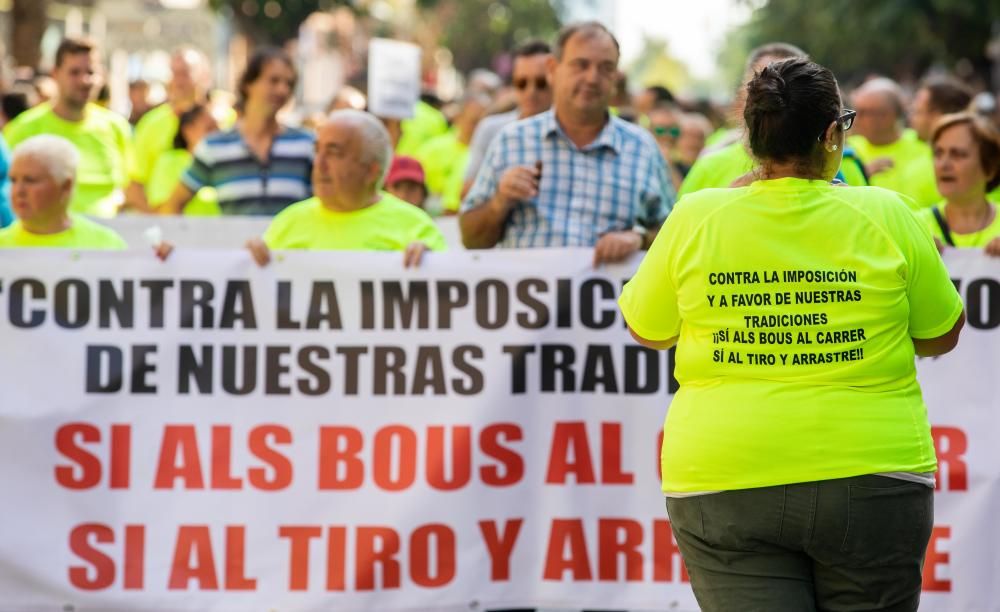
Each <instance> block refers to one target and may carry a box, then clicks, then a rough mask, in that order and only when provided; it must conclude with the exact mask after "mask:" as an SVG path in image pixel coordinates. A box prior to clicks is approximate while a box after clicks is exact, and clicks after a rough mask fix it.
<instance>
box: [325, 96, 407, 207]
mask: <svg viewBox="0 0 1000 612" xmlns="http://www.w3.org/2000/svg"><path fill="white" fill-rule="evenodd" d="M327 119H328V120H329V121H331V122H332V121H346V122H347V123H349V124H351V125H353V126H354V127H356V128H357V129H358V133H359V135H360V136H361V161H362V162H364V163H368V162H372V161H373V162H375V163H377V164H378V167H379V170H380V171H381V174H380V176H379V179H378V182H377V183H376V184H375V188H376V189H381V188H382V184H383V183H384V182H385V177H386V175H387V174H388V173H389V165H390V164H391V163H392V138H390V137H389V130H387V129H385V126H384V125H382V122H381V121H379V119H378V117H376V116H375V115H373V114H371V113H369V112H367V111H362V110H355V109H353V108H344V109H340V110H335V111H333V112H332V113H330V114H329V115H328V116H327Z"/></svg>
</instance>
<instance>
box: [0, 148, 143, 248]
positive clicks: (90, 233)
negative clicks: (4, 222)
mask: <svg viewBox="0 0 1000 612" xmlns="http://www.w3.org/2000/svg"><path fill="white" fill-rule="evenodd" d="M79 161H80V154H79V153H77V150H76V147H74V146H73V145H72V144H71V143H70V142H69V141H68V140H66V139H64V138H60V137H59V136H53V135H51V134H43V135H40V136H33V137H31V138H28V139H27V140H25V141H23V142H22V143H20V144H19V145H17V146H16V147H14V151H13V154H12V157H11V165H10V185H11V189H10V199H11V205H12V208H13V210H14V214H15V215H17V217H18V219H17V221H15V222H14V223H13V224H12V225H10V227H7V228H4V229H2V230H0V248H19V247H42V248H56V249H60V248H61V249H103V250H117V249H125V248H127V245H126V244H125V240H124V239H122V237H121V236H119V235H118V234H117V233H116V232H115V231H114V230H111V229H109V228H107V227H104V226H103V225H100V224H97V223H95V222H93V221H90V220H89V219H86V218H84V217H81V216H79V215H76V214H73V213H70V212H69V204H70V200H71V198H72V196H73V189H74V187H75V177H76V167H77V165H78V164H79Z"/></svg>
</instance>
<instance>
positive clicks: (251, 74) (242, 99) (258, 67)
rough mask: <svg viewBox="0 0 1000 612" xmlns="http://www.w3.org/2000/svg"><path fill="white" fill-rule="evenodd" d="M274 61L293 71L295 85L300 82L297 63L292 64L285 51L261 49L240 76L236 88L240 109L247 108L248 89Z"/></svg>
mask: <svg viewBox="0 0 1000 612" xmlns="http://www.w3.org/2000/svg"><path fill="white" fill-rule="evenodd" d="M272 60H281V61H282V62H285V64H286V65H287V66H288V67H289V68H291V69H292V75H293V76H292V79H293V84H294V81H295V80H298V72H297V71H296V70H295V63H294V62H292V58H291V57H289V56H288V54H287V53H285V50H284V49H280V48H278V47H261V48H260V49H257V50H256V51H254V53H253V55H252V56H251V57H250V61H249V62H247V67H246V69H245V70H243V74H241V75H240V80H239V84H238V85H237V87H236V91H237V94H238V99H237V102H236V105H237V107H238V108H241V109H243V108H246V103H247V87H249V86H250V85H251V84H253V83H254V82H255V81H256V80H257V79H259V78H260V75H261V73H262V72H264V67H265V66H267V65H268V64H269V63H270V62H271V61H272Z"/></svg>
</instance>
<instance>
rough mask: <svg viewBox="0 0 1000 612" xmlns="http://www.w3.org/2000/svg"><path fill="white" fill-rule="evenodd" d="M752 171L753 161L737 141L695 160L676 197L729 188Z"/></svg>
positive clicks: (741, 143)
mask: <svg viewBox="0 0 1000 612" xmlns="http://www.w3.org/2000/svg"><path fill="white" fill-rule="evenodd" d="M752 169H753V159H752V158H751V157H750V154H749V153H747V150H746V147H744V145H743V142H742V141H739V140H738V141H736V142H734V143H732V144H730V145H727V146H725V147H723V148H721V149H719V150H718V151H715V152H712V153H709V154H708V155H706V156H704V157H699V158H698V159H697V160H695V162H694V165H693V166H691V170H690V171H689V172H688V173H687V176H685V177H684V181H683V182H682V183H681V188H680V191H679V192H678V193H677V197H678V198H680V197H681V196H684V195H687V194H689V193H694V192H696V191H701V190H702V189H709V188H712V187H729V186H730V185H731V184H732V183H733V181H735V180H736V179H738V178H740V177H741V176H743V175H744V174H746V173H747V172H750V170H752Z"/></svg>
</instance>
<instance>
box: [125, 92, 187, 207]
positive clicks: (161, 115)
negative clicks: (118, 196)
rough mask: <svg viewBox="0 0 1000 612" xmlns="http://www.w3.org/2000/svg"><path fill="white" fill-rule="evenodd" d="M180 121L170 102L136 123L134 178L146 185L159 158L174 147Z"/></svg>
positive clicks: (153, 110) (151, 111)
mask: <svg viewBox="0 0 1000 612" xmlns="http://www.w3.org/2000/svg"><path fill="white" fill-rule="evenodd" d="M179 122H180V120H179V119H178V117H177V115H176V114H174V109H173V108H172V107H171V106H170V105H169V104H161V105H159V106H157V107H156V108H154V109H152V110H150V111H149V112H148V113H146V114H145V115H143V116H142V119H139V123H137V124H135V164H134V166H133V169H132V179H133V180H135V181H136V182H138V183H142V184H143V185H146V183H147V182H148V181H149V178H150V175H152V173H153V169H154V168H155V167H156V160H157V158H159V156H160V155H163V154H164V153H166V152H167V151H170V150H171V149H173V148H174V137H175V136H177V126H178V125H179ZM147 189H148V187H147ZM150 201H152V200H150Z"/></svg>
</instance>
